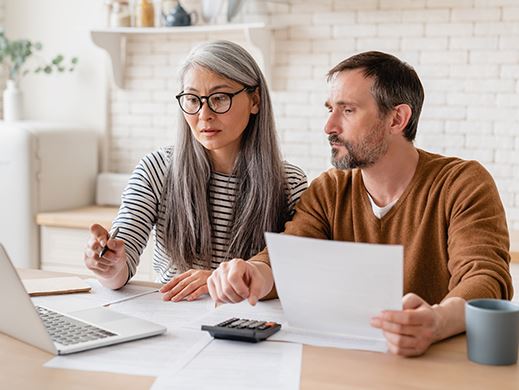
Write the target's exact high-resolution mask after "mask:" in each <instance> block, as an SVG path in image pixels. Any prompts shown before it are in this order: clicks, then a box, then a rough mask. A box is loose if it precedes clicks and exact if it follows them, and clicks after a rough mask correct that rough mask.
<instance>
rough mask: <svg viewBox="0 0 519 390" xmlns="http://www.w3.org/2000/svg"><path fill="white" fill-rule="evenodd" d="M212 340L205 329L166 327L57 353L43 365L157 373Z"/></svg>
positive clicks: (181, 361) (177, 367)
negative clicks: (138, 337) (105, 344)
mask: <svg viewBox="0 0 519 390" xmlns="http://www.w3.org/2000/svg"><path fill="white" fill-rule="evenodd" d="M212 340H213V339H212V338H211V337H210V336H209V334H207V333H206V332H201V331H193V330H187V329H174V330H170V329H168V332H167V333H166V334H164V335H161V336H158V337H151V338H147V339H142V340H136V341H130V342H127V343H123V344H117V345H111V346H109V347H105V348H98V349H92V350H89V351H84V352H81V353H74V354H71V355H64V356H57V357H54V358H53V359H51V360H49V361H48V362H47V363H45V365H44V366H45V367H52V368H68V369H75V370H85V371H104V372H117V373H121V374H132V375H149V376H159V375H161V374H162V373H163V372H169V371H172V372H177V371H179V370H180V369H181V368H182V367H184V366H185V365H186V364H187V362H189V361H190V360H191V359H192V357H193V356H195V355H196V354H198V353H199V352H200V350H202V349H203V348H204V347H205V346H206V345H207V344H208V343H210V342H211V341H212Z"/></svg>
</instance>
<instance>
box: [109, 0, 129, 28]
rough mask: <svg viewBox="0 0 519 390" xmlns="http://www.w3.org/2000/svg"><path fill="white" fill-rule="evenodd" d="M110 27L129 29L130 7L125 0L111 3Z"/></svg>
mask: <svg viewBox="0 0 519 390" xmlns="http://www.w3.org/2000/svg"><path fill="white" fill-rule="evenodd" d="M109 22H110V23H109V24H110V27H130V26H131V16H130V6H129V4H128V1H127V0H118V1H114V2H113V3H112V7H111V11H110V20H109Z"/></svg>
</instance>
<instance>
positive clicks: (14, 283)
mask: <svg viewBox="0 0 519 390" xmlns="http://www.w3.org/2000/svg"><path fill="white" fill-rule="evenodd" d="M0 310H1V311H2V314H1V315H0V332H2V333H5V334H7V335H9V336H11V337H14V338H16V339H18V340H21V341H24V342H26V343H28V344H31V345H34V346H35V347H38V348H40V349H43V350H44V351H47V352H50V353H53V354H55V355H65V354H69V353H74V352H79V351H85V350H88V349H93V348H98V347H103V346H106V345H111V344H117V343H122V342H125V341H130V340H136V339H141V338H144V337H150V336H155V335H159V334H162V333H164V332H166V328H165V327H164V326H161V325H158V324H154V323H152V322H149V321H145V320H141V319H139V318H135V317H130V316H127V315H124V314H120V313H117V312H114V311H112V310H110V309H109V308H106V307H98V308H94V309H86V310H80V311H75V312H72V313H67V314H63V313H59V312H56V311H54V310H51V309H49V308H46V307H41V306H34V305H33V303H32V301H31V298H30V297H29V295H28V294H27V292H26V291H25V288H24V286H23V284H22V281H21V280H20V278H19V276H18V273H17V272H16V270H15V268H14V266H13V264H12V263H11V260H10V259H9V256H8V255H7V252H6V251H5V249H4V247H3V246H2V244H0Z"/></svg>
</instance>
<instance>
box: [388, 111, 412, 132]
mask: <svg viewBox="0 0 519 390" xmlns="http://www.w3.org/2000/svg"><path fill="white" fill-rule="evenodd" d="M411 114H412V110H411V107H409V105H408V104H399V105H398V106H396V107H395V110H394V112H393V116H392V120H391V133H393V134H398V133H403V132H404V130H405V128H406V126H407V124H408V123H409V121H410V120H411Z"/></svg>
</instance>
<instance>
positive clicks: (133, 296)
mask: <svg viewBox="0 0 519 390" xmlns="http://www.w3.org/2000/svg"><path fill="white" fill-rule="evenodd" d="M158 291H159V289H158V288H156V289H153V290H150V291H144V292H141V293H138V294H135V295H130V296H128V297H124V298H121V299H117V300H115V301H111V302H107V303H105V304H103V306H105V307H106V306H110V305H115V304H116V303H121V302H126V301H129V300H130V299H133V298H138V297H142V296H143V295H148V294H153V293H156V292H158Z"/></svg>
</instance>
